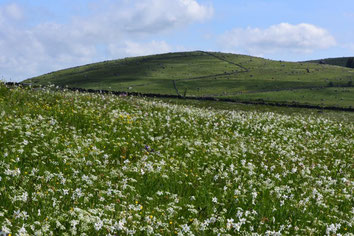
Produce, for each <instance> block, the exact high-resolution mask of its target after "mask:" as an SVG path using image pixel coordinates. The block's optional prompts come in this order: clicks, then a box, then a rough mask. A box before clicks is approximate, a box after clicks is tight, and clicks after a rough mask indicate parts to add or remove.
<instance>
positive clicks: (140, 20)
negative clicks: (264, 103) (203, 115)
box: [0, 0, 354, 81]
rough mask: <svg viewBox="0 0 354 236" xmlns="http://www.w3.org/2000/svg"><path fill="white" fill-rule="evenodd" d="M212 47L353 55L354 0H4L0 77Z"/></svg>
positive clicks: (288, 56)
mask: <svg viewBox="0 0 354 236" xmlns="http://www.w3.org/2000/svg"><path fill="white" fill-rule="evenodd" d="M193 50H208V51H222V52H232V53H241V54H248V55H253V56H261V57H265V58H270V59H276V60H288V61H298V60H306V59H317V58H324V57H340V56H354V1H353V0H337V1H334V0H306V1H305V0H289V1H287V0H75V1H73V0H55V1H54V0H50V1H48V0H11V1H10V0H0V79H2V80H7V81H21V80H24V79H26V78H29V77H33V76H36V75H40V74H43V73H48V72H51V71H54V70H58V69H63V68H67V67H71V66H77V65H82V64H87V63H92V62H98V61H102V60H109V59H117V58H123V57H131V56H138V55H149V54H157V53H165V52H174V51H193Z"/></svg>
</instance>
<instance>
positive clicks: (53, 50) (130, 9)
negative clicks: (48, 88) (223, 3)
mask: <svg viewBox="0 0 354 236" xmlns="http://www.w3.org/2000/svg"><path fill="white" fill-rule="evenodd" d="M91 6H92V8H91V12H89V14H87V16H76V17H72V18H71V19H70V20H69V21H68V23H57V22H49V21H48V22H41V23H39V24H36V25H34V26H33V24H32V26H30V25H31V24H28V20H30V18H28V17H30V16H31V14H40V12H30V14H26V13H28V12H26V10H27V11H28V9H25V8H22V7H21V5H18V4H15V3H13V4H8V5H1V4H0V52H1V56H0V62H1V63H0V77H1V76H5V78H7V79H10V78H11V79H12V80H16V81H20V80H22V79H26V78H28V77H31V76H36V75H39V74H42V73H46V72H50V71H53V70H57V69H62V68H66V67H69V66H76V65H80V64H86V63H89V62H94V61H100V60H105V59H112V58H118V57H123V56H133V55H144V54H155V53H162V52H168V51H170V50H171V46H169V45H168V44H167V43H166V42H164V41H152V40H151V38H152V37H154V36H156V35H157V34H159V33H162V32H166V31H169V30H173V29H176V28H178V27H183V26H186V25H188V24H191V23H193V22H202V21H204V20H206V19H208V18H209V17H211V16H212V14H213V8H212V7H211V6H210V5H205V4H200V3H198V2H197V1H196V0H168V1H166V0H105V1H103V0H95V1H94V3H93V5H91ZM24 16H26V17H24Z"/></svg>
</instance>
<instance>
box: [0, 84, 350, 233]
mask: <svg viewBox="0 0 354 236" xmlns="http://www.w3.org/2000/svg"><path fill="white" fill-rule="evenodd" d="M353 136H354V124H353V123H352V122H342V121H338V120H335V119H328V118H324V117H321V116H320V115H318V114H317V115H316V116H315V115H306V116H303V115H296V114H288V115H285V114H278V113H273V112H266V111H264V112H259V111H232V110H221V109H218V110H214V109H205V108H197V107H192V106H186V105H174V104H171V103H165V102H161V101H154V100H151V99H150V100H146V99H141V98H133V97H117V96H112V95H99V94H82V93H74V92H66V91H54V90H50V89H37V90H30V89H23V88H12V89H9V88H7V87H6V86H4V85H2V84H0V157H1V159H0V168H1V170H2V171H0V190H1V191H0V228H1V229H2V231H4V232H7V233H12V234H14V235H21V234H22V235H218V234H219V235H249V234H253V235H281V234H287V235H325V234H326V235H334V234H338V235H339V234H341V235H352V234H351V232H353V228H352V227H353V224H354V221H353V219H354V212H353V190H354V182H353V177H354V175H353V170H352V168H353V165H354V163H353V156H354V137H353Z"/></svg>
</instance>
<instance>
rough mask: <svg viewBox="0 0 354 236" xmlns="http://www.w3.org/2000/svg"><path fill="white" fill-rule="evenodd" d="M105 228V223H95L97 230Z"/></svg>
mask: <svg viewBox="0 0 354 236" xmlns="http://www.w3.org/2000/svg"><path fill="white" fill-rule="evenodd" d="M102 226H103V222H102V221H101V220H99V221H98V222H96V223H95V230H96V231H99V230H100V229H101V228H102Z"/></svg>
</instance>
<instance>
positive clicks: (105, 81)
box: [25, 51, 354, 107]
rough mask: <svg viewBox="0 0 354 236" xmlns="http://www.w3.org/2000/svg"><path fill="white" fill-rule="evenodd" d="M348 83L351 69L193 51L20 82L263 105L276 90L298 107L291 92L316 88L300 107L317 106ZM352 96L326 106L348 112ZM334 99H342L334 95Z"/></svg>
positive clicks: (353, 72) (84, 67) (104, 64)
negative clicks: (244, 98) (243, 99)
mask: <svg viewBox="0 0 354 236" xmlns="http://www.w3.org/2000/svg"><path fill="white" fill-rule="evenodd" d="M353 78H354V69H350V68H344V67H338V66H331V65H319V64H315V63H293V62H282V61H272V60H266V59H263V58H257V57H250V56H245V55H236V54H226V53H216V52H213V53H210V52H201V51H196V52H184V53H169V54H161V55H153V56H145V57H135V58H127V59H122V60H114V61H106V62H101V63H96V64H90V65H85V66H81V67H75V68H70V69H66V70H61V71H57V72H53V73H49V74H46V75H42V76H39V77H35V78H31V79H29V80H26V81H25V82H30V83H34V84H55V85H61V86H65V85H67V86H69V87H80V88H86V89H89V88H90V89H106V90H115V91H131V92H141V93H159V94H173V95H177V91H176V88H177V90H178V93H179V94H180V95H184V94H185V93H186V95H187V96H213V97H220V96H227V97H233V96H236V97H238V95H239V94H240V93H242V94H245V93H258V97H261V98H262V99H264V100H267V99H268V97H269V98H270V99H272V97H277V96H278V91H279V92H280V93H279V94H281V95H280V96H281V97H282V99H283V100H284V101H287V102H289V101H293V100H294V99H298V102H303V99H301V96H302V95H299V96H294V94H293V93H292V92H289V90H290V89H310V88H316V89H317V90H307V91H308V94H307V96H311V97H312V99H310V100H306V101H304V102H306V103H310V104H313V105H320V104H322V103H323V101H322V100H323V96H326V94H327V92H329V91H330V90H328V89H327V87H330V86H332V87H343V86H347V87H351V86H352V81H353ZM174 84H175V86H176V88H175V86H174ZM318 89H320V90H321V92H318ZM305 91H306V90H305ZM314 91H315V92H314ZM339 91H342V90H339ZM263 92H271V93H273V94H274V96H273V95H272V96H264V97H263V95H265V94H264V93H263ZM328 95H330V94H328ZM353 96H354V95H349V100H340V99H339V100H338V101H337V100H334V101H333V102H332V101H330V102H329V103H331V104H336V105H338V106H341V107H348V106H350V105H353V103H352V100H353ZM250 97H252V95H250ZM330 97H331V96H330ZM338 97H347V96H346V94H344V95H343V96H342V94H341V92H339V94H338ZM331 98H332V97H331ZM327 100H328V99H327Z"/></svg>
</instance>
